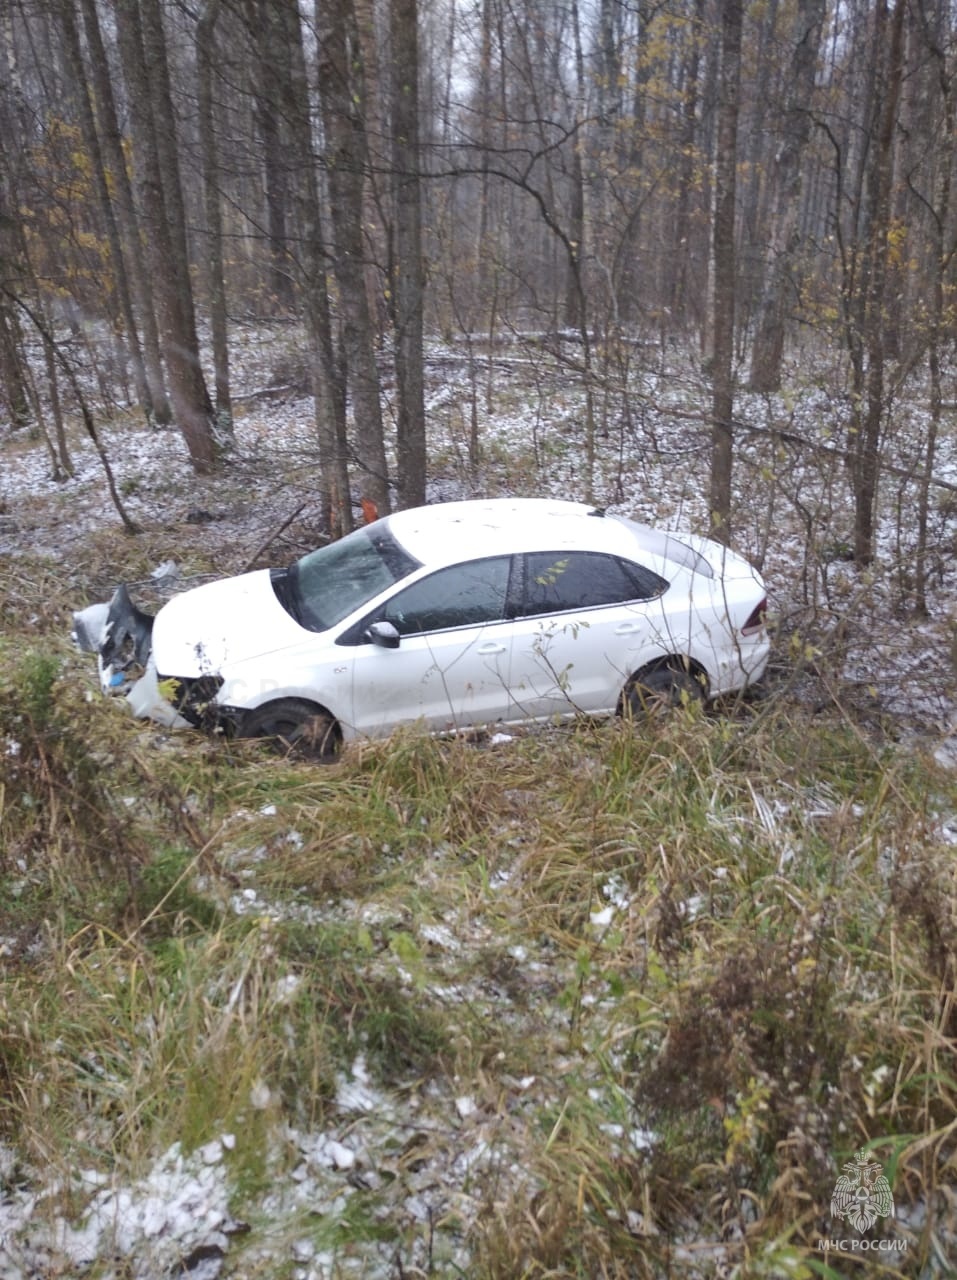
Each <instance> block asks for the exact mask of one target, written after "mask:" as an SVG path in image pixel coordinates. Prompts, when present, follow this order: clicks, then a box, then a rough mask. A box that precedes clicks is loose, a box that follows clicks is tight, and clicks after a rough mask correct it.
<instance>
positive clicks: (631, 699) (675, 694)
mask: <svg viewBox="0 0 957 1280" xmlns="http://www.w3.org/2000/svg"><path fill="white" fill-rule="evenodd" d="M704 696H705V690H704V685H703V684H702V682H701V680H700V679H699V678H698V676H696V675H695V674H694V672H693V671H691V670H690V669H689V668H687V667H685V666H679V665H678V663H677V661H675V662H672V663H662V664H661V666H658V667H652V669H651V670H650V671H645V672H642V674H641V675H639V676H635V678H634V679H633V680H632V681H630V683H629V684H628V687H627V688H626V689H625V693H624V699H623V702H624V708H625V711H626V712H627V713H629V714H630V715H632V716H634V717H636V718H637V717H642V718H644V717H647V716H649V715H658V714H660V713H661V712H663V711H669V710H672V709H674V708H675V707H684V706H690V705H691V704H692V703H700V702H704Z"/></svg>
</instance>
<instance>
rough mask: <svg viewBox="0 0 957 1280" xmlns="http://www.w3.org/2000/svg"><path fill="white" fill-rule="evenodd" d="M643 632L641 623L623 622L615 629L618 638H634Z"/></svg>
mask: <svg viewBox="0 0 957 1280" xmlns="http://www.w3.org/2000/svg"><path fill="white" fill-rule="evenodd" d="M640 630H641V623H640V622H622V623H619V625H618V626H617V627H615V635H616V636H633V635H635V633H636V632H638V631H640Z"/></svg>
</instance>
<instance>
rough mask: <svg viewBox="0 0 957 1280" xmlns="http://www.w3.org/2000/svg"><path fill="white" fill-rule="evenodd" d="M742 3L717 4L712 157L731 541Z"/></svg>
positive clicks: (715, 407) (714, 399)
mask: <svg viewBox="0 0 957 1280" xmlns="http://www.w3.org/2000/svg"><path fill="white" fill-rule="evenodd" d="M742 25H743V6H742V0H722V5H721V75H720V101H719V108H718V144H717V152H716V156H715V208H714V229H713V243H714V320H713V328H714V339H713V356H712V375H711V376H712V384H711V414H712V428H711V490H710V513H711V536H712V537H713V538H716V539H717V540H718V541H719V542H724V543H728V542H730V540H731V473H732V463H733V449H734V427H733V418H734V307H735V287H734V284H735V281H734V272H735V252H734V212H735V192H736V187H737V182H736V178H737V140H738V96H739V91H740V84H741V30H742Z"/></svg>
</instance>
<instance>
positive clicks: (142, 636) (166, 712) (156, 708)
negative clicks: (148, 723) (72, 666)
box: [73, 586, 190, 729]
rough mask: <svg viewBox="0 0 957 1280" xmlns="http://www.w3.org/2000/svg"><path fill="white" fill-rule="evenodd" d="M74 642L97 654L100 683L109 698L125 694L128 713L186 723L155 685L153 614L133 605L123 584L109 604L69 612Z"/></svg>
mask: <svg viewBox="0 0 957 1280" xmlns="http://www.w3.org/2000/svg"><path fill="white" fill-rule="evenodd" d="M73 641H74V643H75V644H76V645H77V647H78V648H79V649H82V650H83V651H84V652H86V653H95V654H96V656H97V667H98V669H99V675H100V688H101V689H102V690H103V692H104V693H105V694H108V695H109V696H110V697H125V698H126V701H127V703H128V704H129V707H130V710H131V711H132V713H133V715H135V716H137V717H139V718H141V719H149V720H154V721H155V722H156V723H157V724H162V725H166V726H168V727H169V728H176V729H178V728H183V727H185V726H187V725H188V724H189V723H190V721H189V720H187V719H186V718H185V717H184V716H183V715H181V714H180V711H179V710H178V709H177V707H176V706H175V705H174V702H173V700H171V699H170V698H169V697H167V696H164V693H163V691H162V690H161V688H160V677H159V675H158V674H157V671H156V663H155V661H154V660H153V655H152V641H153V616H152V614H149V613H145V612H144V611H143V610H142V609H138V608H137V607H136V605H134V604H133V601H132V600H131V599H130V594H129V591H128V590H127V588H126V586H119V587H117V589H116V591H114V593H113V598H112V600H111V601H110V602H109V604H94V605H90V606H89V608H87V609H82V610H80V611H79V612H78V613H74V615H73Z"/></svg>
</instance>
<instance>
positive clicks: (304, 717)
mask: <svg viewBox="0 0 957 1280" xmlns="http://www.w3.org/2000/svg"><path fill="white" fill-rule="evenodd" d="M240 736H241V737H243V738H267V739H268V740H269V741H270V742H271V743H272V744H273V746H274V747H275V748H276V749H277V750H278V751H280V752H281V753H282V754H283V755H293V756H298V757H301V758H302V759H307V760H334V759H335V757H336V756H337V755H338V753H339V747H340V745H341V738H340V734H339V726H338V725H337V724H336V721H335V720H334V719H333V718H332V716H331V715H329V713H328V711H322V710H320V709H319V707H316V706H314V705H313V704H312V703H311V702H305V701H302V700H301V699H299V698H278V699H277V700H276V701H275V702H267V703H265V704H264V705H263V706H261V707H256V709H255V710H254V711H247V713H246V716H245V718H244V719H243V721H242V724H241V725H240Z"/></svg>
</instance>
